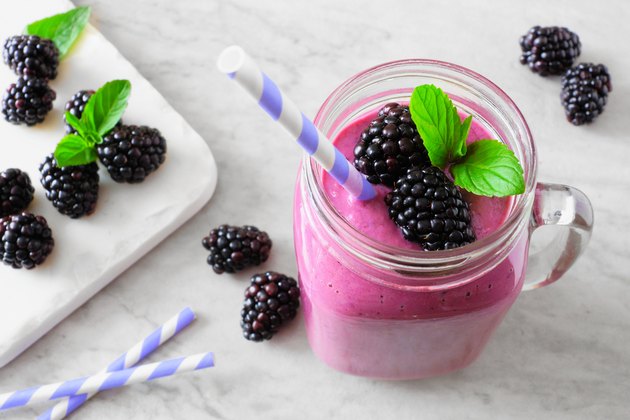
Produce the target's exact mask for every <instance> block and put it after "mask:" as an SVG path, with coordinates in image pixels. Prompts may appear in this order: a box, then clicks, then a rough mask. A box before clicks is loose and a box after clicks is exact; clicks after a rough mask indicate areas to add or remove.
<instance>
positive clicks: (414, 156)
mask: <svg viewBox="0 0 630 420" xmlns="http://www.w3.org/2000/svg"><path fill="white" fill-rule="evenodd" d="M428 164H429V156H428V154H427V151H426V149H425V148H424V144H423V143H422V138H421V137H420V134H418V130H417V129H416V125H415V124H414V122H413V121H412V119H411V114H410V113H409V107H408V106H403V105H400V104H397V103H395V102H392V103H389V104H387V105H385V106H384V107H383V108H381V109H380V110H379V111H378V117H377V118H376V119H375V120H372V122H370V125H369V126H368V127H367V128H366V129H365V130H364V131H363V133H361V137H360V139H359V141H358V142H357V144H356V146H355V147H354V167H355V168H357V169H358V170H359V172H361V173H363V174H365V175H366V176H367V180H368V181H370V182H371V183H372V184H384V185H387V186H388V187H391V186H393V185H394V182H395V181H396V179H398V178H399V177H400V176H401V175H403V174H404V173H405V171H406V170H407V169H409V168H410V167H423V166H426V165H428Z"/></svg>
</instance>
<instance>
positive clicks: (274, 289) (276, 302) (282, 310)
mask: <svg viewBox="0 0 630 420" xmlns="http://www.w3.org/2000/svg"><path fill="white" fill-rule="evenodd" d="M299 307H300V289H299V288H298V284H297V282H296V281H295V280H294V279H292V278H291V277H287V276H285V275H284V274H280V273H275V272H273V271H267V272H266V273H264V274H256V275H254V276H253V277H252V278H251V280H250V286H249V287H248V288H247V289H245V301H244V302H243V309H242V310H241V328H242V329H243V336H244V337H245V338H246V339H248V340H250V341H263V340H269V339H270V338H271V337H273V335H274V334H275V333H276V332H278V330H279V328H280V327H281V326H282V325H284V324H286V323H287V322H289V321H291V320H292V319H293V318H295V315H296V314H297V309H298V308H299Z"/></svg>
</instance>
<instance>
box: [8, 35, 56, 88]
mask: <svg viewBox="0 0 630 420" xmlns="http://www.w3.org/2000/svg"><path fill="white" fill-rule="evenodd" d="M2 58H3V59H4V62H5V64H7V65H8V66H9V67H10V68H11V70H13V71H14V72H15V74H17V75H18V76H31V77H38V78H43V79H48V80H52V79H54V78H55V77H57V67H58V66H59V50H58V49H57V47H56V46H55V44H54V43H53V42H52V41H51V40H49V39H43V38H40V37H38V36H36V35H16V36H12V37H10V38H7V40H6V41H5V42H4V49H3V50H2Z"/></svg>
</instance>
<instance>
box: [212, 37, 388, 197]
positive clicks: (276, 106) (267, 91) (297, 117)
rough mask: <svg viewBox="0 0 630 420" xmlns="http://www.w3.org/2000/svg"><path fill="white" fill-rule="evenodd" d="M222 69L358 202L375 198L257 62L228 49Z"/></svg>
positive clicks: (222, 56)
mask: <svg viewBox="0 0 630 420" xmlns="http://www.w3.org/2000/svg"><path fill="white" fill-rule="evenodd" d="M217 66H218V67H219V70H220V71H221V72H223V73H225V74H227V75H228V76H229V77H230V78H231V79H232V80H234V81H236V82H237V83H238V84H239V85H240V86H241V87H242V88H243V89H245V90H246V91H247V92H248V93H249V94H250V95H251V96H252V97H253V98H254V99H255V100H256V101H258V105H260V106H261V107H262V108H263V109H264V110H265V111H267V113H268V114H269V115H270V116H271V118H273V119H274V120H276V121H277V122H278V123H280V125H282V126H283V127H284V128H285V129H286V130H287V131H288V132H289V133H290V134H291V136H292V137H293V138H295V139H296V140H297V142H298V144H299V145H300V146H302V148H304V150H306V152H307V153H308V154H309V155H311V156H312V157H313V158H314V159H315V160H316V161H317V162H319V164H320V165H321V166H322V167H323V168H324V169H325V170H326V171H327V172H328V173H329V174H330V175H331V176H332V177H333V178H334V179H335V180H337V182H339V184H341V185H342V186H343V187H344V188H345V189H346V190H347V191H348V192H349V193H350V194H352V195H353V196H354V197H356V198H357V199H359V200H370V199H372V198H374V197H375V196H376V191H375V190H374V187H373V186H372V184H370V183H369V182H368V180H367V179H366V178H365V177H364V176H363V175H362V174H361V173H360V172H359V171H357V170H356V168H355V167H354V166H353V165H352V164H351V163H350V162H348V160H347V159H346V158H345V156H344V155H343V154H342V153H341V152H340V151H339V149H337V148H336V147H335V146H334V145H333V144H332V142H331V141H330V140H329V139H327V138H326V136H324V135H323V134H322V133H321V132H320V131H319V130H318V129H317V127H315V125H314V124H313V123H312V122H311V121H310V120H309V119H308V118H306V116H305V115H304V114H303V113H302V112H300V110H299V109H298V108H297V106H296V105H295V104H294V103H293V101H291V100H290V99H289V98H288V97H287V96H286V95H285V94H284V93H282V91H280V89H279V88H278V86H277V85H276V84H275V83H274V82H273V81H272V80H271V79H270V78H269V77H268V76H267V75H266V74H265V73H263V72H262V71H261V70H260V68H259V67H258V65H257V64H256V62H255V61H254V60H253V59H252V58H251V57H250V56H249V55H247V53H246V52H245V51H244V50H243V49H242V48H241V47H239V46H237V45H233V46H231V47H228V48H226V49H225V50H223V52H222V53H221V54H220V55H219V58H218V60H217Z"/></svg>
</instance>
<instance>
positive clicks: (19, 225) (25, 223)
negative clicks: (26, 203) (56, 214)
mask: <svg viewBox="0 0 630 420" xmlns="http://www.w3.org/2000/svg"><path fill="white" fill-rule="evenodd" d="M54 245H55V241H54V240H53V237H52V231H51V230H50V228H49V227H48V223H47V222H46V219H44V218H43V217H42V216H35V215H33V214H31V213H22V214H18V215H13V216H7V217H5V218H3V219H0V260H2V262H3V263H4V264H6V265H10V266H12V267H13V268H26V269H27V270H30V269H31V268H34V267H35V266H37V265H39V264H41V263H43V262H44V260H46V257H48V255H49V254H50V253H51V252H52V249H53V247H54Z"/></svg>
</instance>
